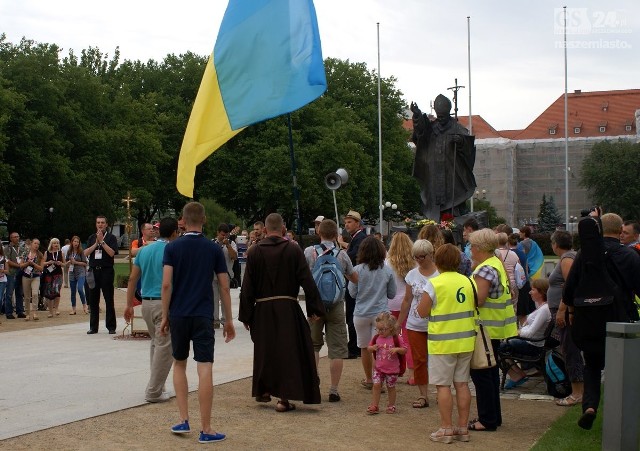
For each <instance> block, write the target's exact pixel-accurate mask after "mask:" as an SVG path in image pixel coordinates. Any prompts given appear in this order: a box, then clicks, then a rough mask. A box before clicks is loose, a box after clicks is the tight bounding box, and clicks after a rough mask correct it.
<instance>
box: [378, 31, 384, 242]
mask: <svg viewBox="0 0 640 451" xmlns="http://www.w3.org/2000/svg"><path fill="white" fill-rule="evenodd" d="M376 26H377V30H378V180H379V186H378V191H379V193H378V194H379V196H378V208H379V210H380V219H379V222H378V224H379V226H378V231H379V232H380V233H382V209H383V208H384V207H383V206H382V103H381V100H380V22H378V23H376Z"/></svg>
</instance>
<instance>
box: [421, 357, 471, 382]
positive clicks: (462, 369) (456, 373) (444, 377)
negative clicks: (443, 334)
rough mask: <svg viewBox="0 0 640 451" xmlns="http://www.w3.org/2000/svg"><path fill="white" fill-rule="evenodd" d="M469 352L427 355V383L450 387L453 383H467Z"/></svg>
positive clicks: (469, 364) (469, 362)
mask: <svg viewBox="0 0 640 451" xmlns="http://www.w3.org/2000/svg"><path fill="white" fill-rule="evenodd" d="M472 355H473V351H471V352H461V353H460V354H429V383H430V384H433V385H451V384H452V383H453V382H469V370H470V369H471V356H472Z"/></svg>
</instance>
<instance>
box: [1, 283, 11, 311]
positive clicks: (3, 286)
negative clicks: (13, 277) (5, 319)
mask: <svg viewBox="0 0 640 451" xmlns="http://www.w3.org/2000/svg"><path fill="white" fill-rule="evenodd" d="M5 291H7V282H0V299H1V300H2V302H3V303H4V293H5ZM4 305H5V309H6V308H7V307H6V304H4ZM5 311H6V310H5ZM8 314H9V313H7V315H8Z"/></svg>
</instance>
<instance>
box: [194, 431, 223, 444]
mask: <svg viewBox="0 0 640 451" xmlns="http://www.w3.org/2000/svg"><path fill="white" fill-rule="evenodd" d="M225 438H227V436H226V435H224V434H219V433H217V432H216V433H215V434H205V433H204V432H202V431H200V438H199V439H198V441H199V442H200V443H211V442H221V441H223V440H224V439H225Z"/></svg>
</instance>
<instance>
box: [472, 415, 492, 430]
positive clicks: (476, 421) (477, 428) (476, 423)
mask: <svg viewBox="0 0 640 451" xmlns="http://www.w3.org/2000/svg"><path fill="white" fill-rule="evenodd" d="M478 425H479V426H480V427H478ZM468 429H469V430H470V431H476V432H495V431H496V429H497V428H488V427H486V426H484V425H483V424H482V423H480V420H478V419H477V418H475V419H473V420H471V421H469V426H468Z"/></svg>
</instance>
